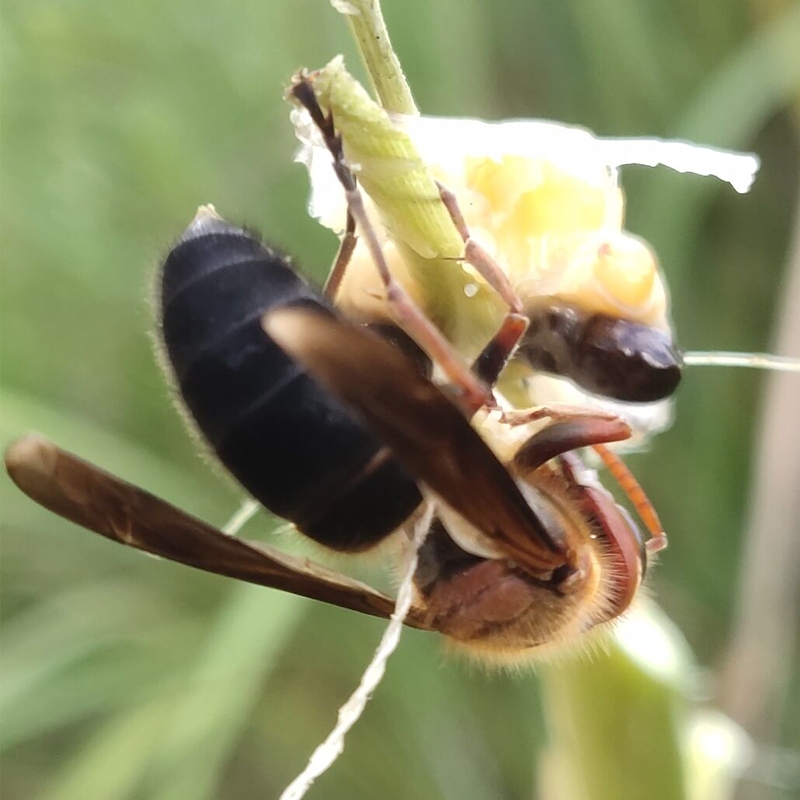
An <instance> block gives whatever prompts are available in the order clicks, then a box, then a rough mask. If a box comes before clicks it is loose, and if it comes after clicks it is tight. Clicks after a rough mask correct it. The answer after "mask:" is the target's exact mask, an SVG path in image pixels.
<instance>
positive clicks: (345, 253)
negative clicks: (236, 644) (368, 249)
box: [322, 208, 358, 300]
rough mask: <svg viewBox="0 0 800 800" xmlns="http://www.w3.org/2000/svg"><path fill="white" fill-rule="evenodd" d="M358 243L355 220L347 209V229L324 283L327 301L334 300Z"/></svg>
mask: <svg viewBox="0 0 800 800" xmlns="http://www.w3.org/2000/svg"><path fill="white" fill-rule="evenodd" d="M357 243H358V236H356V220H355V217H354V216H353V214H352V212H351V211H350V209H349V208H348V209H347V227H346V228H345V231H344V236H343V237H342V241H341V243H340V244H339V252H338V253H337V254H336V260H335V261H334V262H333V266H332V267H331V271H330V273H329V274H328V279H327V280H326V281H325V286H324V287H323V290H322V291H323V292H324V294H325V296H326V297H327V298H328V299H329V300H335V299H336V292H338V291H339V286H340V285H341V283H342V279H343V278H344V273H345V271H346V270H347V265H348V264H349V263H350V259H351V258H352V257H353V251H354V250H355V249H356V244H357Z"/></svg>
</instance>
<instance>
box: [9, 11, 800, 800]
mask: <svg viewBox="0 0 800 800" xmlns="http://www.w3.org/2000/svg"><path fill="white" fill-rule="evenodd" d="M384 13H385V15H386V19H387V23H388V26H389V30H390V32H391V34H392V37H393V42H394V45H395V48H396V50H397V52H398V54H399V55H400V57H401V59H402V61H403V64H404V66H405V68H406V72H407V75H408V79H409V82H410V84H411V87H412V89H413V91H414V93H415V97H416V99H417V102H418V104H419V106H420V108H421V109H422V111H423V113H432V114H433V113H435V114H454V115H462V116H466V115H470V116H483V117H489V118H502V117H510V116H518V117H529V116H542V117H548V118H555V119H561V120H564V121H567V122H573V123H580V124H583V125H586V126H589V127H591V128H593V129H594V130H595V131H596V132H598V133H601V134H605V135H645V134H648V135H650V134H652V135H663V136H683V137H690V138H693V139H695V140H697V141H701V142H705V143H710V144H717V145H722V146H728V147H736V148H743V149H752V150H755V151H757V152H758V153H759V154H760V155H761V157H762V160H763V167H762V171H761V175H760V177H759V179H758V181H757V182H756V185H755V187H754V190H753V191H752V193H751V194H750V195H746V196H743V197H742V196H738V195H736V194H735V193H734V192H733V191H732V190H731V189H730V188H729V187H726V186H724V185H722V184H719V183H717V182H714V181H709V180H703V179H700V178H693V177H686V176H678V175H674V174H669V173H667V172H666V171H664V172H653V171H648V170H645V169H639V170H631V171H629V172H628V173H626V174H625V175H624V182H625V186H626V189H627V192H628V198H629V206H628V227H629V228H630V229H631V230H633V231H634V232H636V233H640V234H642V235H644V236H645V237H646V238H648V239H649V240H650V241H651V242H652V243H653V244H654V245H655V247H656V249H657V250H658V251H659V253H660V254H661V256H662V261H663V265H664V268H665V271H666V273H667V276H668V279H669V282H670V285H671V288H672V295H673V302H674V318H675V322H676V327H677V331H678V335H679V338H680V341H681V343H682V344H683V345H684V346H685V347H687V348H703V349H712V348H721V349H741V350H767V349H769V348H770V342H771V331H772V326H773V322H774V320H775V317H776V314H777V308H778V303H779V301H780V299H781V295H782V293H781V287H782V280H783V279H784V265H785V264H786V261H787V247H788V243H789V241H790V237H791V233H792V225H793V220H794V208H795V202H796V195H797V179H798V122H799V121H800V105H798V104H797V98H798V97H799V96H800V56H798V55H797V53H798V52H800V4H797V3H788V2H787V3H784V2H780V0H772V1H770V0H691V2H690V1H689V0H646V1H645V2H638V3H635V2H631V1H630V0H569V1H568V0H537V1H536V2H531V1H530V0H518V1H517V2H497V3H485V2H479V0H440V2H436V3H432V2H429V1H428V0H384ZM0 37H1V38H0V45H1V46H2V93H3V95H2V119H1V121H0V125H1V126H2V127H1V129H0V134H1V135H2V140H1V141H2V182H1V184H0V191H1V192H2V196H1V197H0V200H1V201H2V245H1V246H2V251H1V252H0V257H1V258H2V271H3V274H2V340H1V342H0V359H2V361H1V364H2V386H1V387H0V401H1V402H2V410H1V413H2V418H1V419H0V425H1V428H0V433H1V434H2V443H3V444H5V443H7V442H8V441H9V440H10V439H11V438H13V437H14V436H17V435H19V434H20V433H23V432H26V431H29V430H38V431H41V432H42V433H45V434H47V435H48V436H51V437H52V438H54V439H56V440H57V441H58V442H59V443H60V444H61V445H63V446H65V447H68V448H70V449H73V450H75V451H77V452H79V453H81V454H84V455H86V456H87V457H89V458H91V459H92V460H94V461H96V462H98V463H100V464H103V465H104V466H106V467H107V468H109V469H110V470H112V471H114V472H117V473H118V474H120V475H122V476H124V477H126V478H127V479H129V480H131V481H133V482H136V483H139V484H141V485H143V486H145V487H147V488H149V489H151V490H153V491H156V492H157V493H159V494H161V495H162V496H164V497H165V498H167V499H169V500H170V501H172V502H174V503H176V504H178V505H180V506H182V507H184V508H186V509H188V510H190V511H191V512H193V513H195V514H198V515H199V516H202V517H203V518H205V519H208V520H210V521H212V522H215V523H220V524H221V523H222V522H223V521H225V519H226V518H227V517H228V516H229V514H230V513H231V511H232V510H233V509H234V508H235V507H236V505H237V503H238V502H239V495H238V494H237V492H236V490H235V488H234V487H233V486H232V485H231V484H230V483H229V482H228V481H227V480H226V479H224V478H221V477H220V476H219V475H218V474H215V473H214V471H213V470H212V469H211V468H209V466H208V465H207V464H206V463H205V462H204V461H203V460H202V459H201V458H200V457H198V455H197V452H196V449H195V447H194V445H193V443H192V442H191V440H190V438H189V437H188V436H187V434H186V432H185V430H184V428H183V426H182V424H181V423H180V421H179V419H178V416H177V414H176V412H175V410H174V409H173V407H172V405H171V403H170V399H169V396H168V392H167V390H166V388H165V385H164V383H163V381H162V379H161V376H160V374H159V372H158V370H157V369H156V367H155V365H154V362H153V358H152V354H151V347H150V341H149V331H150V328H151V310H150V307H149V302H148V294H149V288H148V287H149V283H150V280H151V277H152V272H153V269H154V267H155V265H156V263H157V261H158V259H159V257H160V256H161V255H163V254H164V253H165V251H166V250H167V248H168V247H169V243H170V242H171V240H173V239H174V238H175V237H176V236H177V235H178V234H179V232H180V231H181V230H182V229H183V227H184V226H185V225H186V223H187V222H188V221H189V219H190V218H191V216H192V214H193V212H194V209H195V208H196V207H197V206H198V205H199V204H200V203H206V202H213V203H215V204H216V206H217V208H218V209H219V210H220V212H221V213H223V214H224V215H225V216H226V217H228V218H229V219H233V220H240V221H242V222H245V223H247V224H250V225H252V226H254V227H256V228H258V229H259V230H262V231H263V232H264V234H265V236H266V237H267V238H269V239H270V240H272V241H274V242H276V243H278V244H280V245H282V246H283V247H285V248H286V249H287V250H289V251H290V252H292V253H294V254H295V255H296V258H297V261H298V263H300V264H302V265H303V266H304V268H305V269H306V271H307V272H309V273H311V274H313V275H315V276H317V277H321V276H322V275H323V274H324V271H325V269H326V268H327V265H328V264H329V262H330V260H331V258H332V254H333V252H334V249H335V243H334V241H333V240H332V238H331V236H330V234H329V233H328V232H327V231H324V230H323V229H321V228H320V227H319V226H317V224H316V223H314V222H313V221H312V220H310V219H309V218H308V217H307V216H306V215H305V203H306V193H307V185H306V176H305V172H304V170H303V169H302V168H301V167H300V166H298V165H295V164H293V162H292V156H293V153H294V150H295V143H294V141H293V136H292V131H291V128H290V126H289V124H288V119H287V117H288V107H287V106H286V105H285V104H284V103H283V101H282V98H281V95H282V90H283V87H284V86H285V85H286V82H287V80H288V78H289V76H290V75H291V74H292V72H293V71H294V70H295V69H296V68H298V67H300V66H309V67H315V66H321V65H322V64H324V63H325V62H327V61H328V60H329V59H330V58H331V57H332V56H333V55H335V54H336V53H339V52H343V53H344V54H345V56H346V57H347V59H348V63H349V64H350V67H351V69H353V70H354V71H356V73H357V74H363V72H362V71H361V67H360V65H359V64H358V63H357V57H356V55H355V51H354V48H353V44H352V42H351V40H350V37H349V35H348V31H347V27H346V25H345V23H344V21H343V20H342V19H341V18H340V17H339V16H338V15H337V14H336V13H335V12H334V11H333V10H332V9H331V8H330V6H329V5H328V3H327V2H326V1H325V0H261V1H260V2H254V1H253V0H241V2H236V3H227V4H223V3H212V2H208V0H195V1H194V2H191V3H190V2H187V0H138V2H135V3H129V4H119V5H117V4H113V3H105V2H101V0H4V2H3V7H2V33H1V34H0ZM763 387H764V378H763V377H761V376H759V375H757V374H754V373H750V372H745V371H739V372H736V371H733V370H703V369H694V370H690V371H688V372H687V374H686V376H685V379H684V385H683V386H682V388H681V390H680V396H679V398H678V402H677V420H676V423H675V426H674V428H673V429H672V430H671V431H670V432H668V433H666V434H664V435H663V436H661V437H660V438H659V439H658V440H657V441H656V442H655V444H654V446H653V447H652V449H651V450H650V451H649V452H648V453H646V454H641V455H637V456H635V457H633V458H631V459H630V463H631V465H632V466H633V468H634V469H635V471H636V473H637V475H638V476H639V477H640V479H641V481H642V483H644V485H645V486H646V488H647V490H648V492H649V494H650V496H651V498H652V499H653V501H654V502H655V504H656V506H657V508H658V509H659V511H660V513H661V516H662V519H663V521H664V524H665V527H666V530H667V531H668V532H669V533H670V537H671V543H672V547H671V549H670V550H669V551H667V553H666V554H665V555H664V557H663V558H662V563H661V565H660V566H659V569H658V571H657V573H656V574H654V576H653V579H652V586H653V588H654V593H655V594H656V596H657V597H658V599H659V601H660V603H661V604H662V605H663V607H664V608H665V609H666V610H667V611H668V613H669V614H670V615H671V616H672V617H673V619H675V620H676V622H677V623H678V625H679V626H680V627H681V629H682V630H683V631H684V633H685V634H686V636H687V637H688V639H689V641H690V643H691V645H692V646H693V648H694V649H695V651H696V652H697V654H698V657H699V659H700V660H701V662H702V663H703V664H704V665H707V666H708V668H709V678H710V679H711V680H709V684H708V688H709V695H711V694H713V686H714V684H713V677H714V675H715V674H716V673H715V670H718V668H719V667H720V666H721V664H722V663H723V662H724V660H725V657H726V654H727V648H728V646H729V643H730V637H731V626H732V614H733V609H734V603H735V598H736V593H737V579H738V576H739V574H740V570H741V567H742V563H741V557H742V546H743V541H742V540H743V535H744V530H745V513H746V508H747V502H748V491H747V489H748V481H749V478H750V476H751V471H752V459H751V453H752V448H753V446H754V444H755V442H756V437H757V428H756V427H755V423H756V421H757V416H758V409H759V399H760V396H761V392H762V389H763ZM787 436H794V437H797V436H798V428H797V427H795V428H794V430H792V431H787ZM0 484H1V485H0V489H2V496H1V499H2V527H3V530H2V554H3V558H2V588H3V606H2V620H3V638H2V707H1V708H0V713H2V717H0V725H1V727H0V742H1V743H2V748H3V759H4V763H3V787H2V790H3V797H4V798H7V800H16V799H17V798H42V799H45V800H69V799H70V798H78V797H80V798H92V799H94V798H102V799H103V800H105V799H106V798H120V800H121V799H122V798H157V800H179V798H190V797H191V798H194V799H195V800H197V799H198V798H215V797H219V798H233V797H256V796H257V797H274V796H277V793H278V792H279V790H280V789H281V788H283V786H285V784H286V783H287V782H288V781H289V780H290V779H291V778H292V777H293V775H294V774H295V773H296V772H297V771H298V770H299V769H300V768H301V767H302V765H303V764H304V763H305V761H306V759H307V757H308V755H309V754H310V752H311V750H312V749H313V747H314V746H316V744H317V743H318V742H319V741H320V740H321V739H322V737H323V736H324V734H325V733H327V731H328V729H329V728H330V726H331V724H332V722H333V720H334V717H335V712H336V709H337V708H338V706H339V705H340V704H341V702H342V701H343V700H344V699H345V698H346V697H347V695H348V694H349V693H350V691H351V689H352V688H353V687H354V685H355V682H356V680H357V678H358V676H359V675H360V673H361V670H362V668H363V666H364V665H365V664H366V662H367V661H368V659H369V657H370V654H371V652H372V650H373V648H374V645H375V643H376V642H377V639H378V638H379V636H380V633H381V631H382V623H380V622H378V621H375V620H371V619H367V618H362V617H359V616H358V615H355V614H348V613H346V612H343V611H339V610H337V609H332V608H327V607H323V606H321V605H315V604H313V603H311V602H309V601H304V600H298V599H296V598H292V597H288V596H283V595H280V594H278V593H276V592H270V591H267V590H261V589H256V588H252V587H245V586H237V585H234V584H233V583H232V582H229V581H225V580H222V579H219V578H214V577H209V576H205V575H201V574H195V573H193V572H191V571H190V570H187V569H185V568H181V567H178V566H175V565H172V564H167V563H160V562H155V561H152V560H149V559H146V558H143V557H141V556H140V555H138V554H135V553H133V552H130V551H126V550H125V549H123V548H121V547H117V546H114V545H111V544H109V543H108V542H105V541H102V540H100V539H99V538H96V537H92V536H90V535H87V534H85V533H84V532H82V531H80V530H78V529H77V528H75V527H74V526H70V525H69V524H67V523H63V522H61V521H59V520H57V519H55V518H53V517H52V516H49V515H48V514H47V513H46V512H44V511H40V510H39V509H38V508H36V507H34V506H33V505H32V504H31V503H29V502H27V501H26V500H25V499H24V498H23V497H22V496H21V495H19V494H18V493H17V492H16V490H15V489H14V488H13V486H12V485H11V484H10V481H9V480H8V479H7V478H6V477H5V476H3V477H2V479H0ZM274 525H275V522H274V521H273V520H269V519H267V518H266V517H262V518H261V519H260V520H259V522H257V523H253V525H252V527H251V528H250V529H248V532H249V533H250V534H258V533H261V534H266V533H268V532H269V530H270V529H271V528H272V527H274ZM759 535H760V532H759ZM763 535H765V536H766V535H769V532H766V531H765V532H764V534H763ZM287 545H288V543H287ZM786 634H787V637H786V638H787V640H788V641H789V642H794V645H793V647H794V652H793V655H792V659H793V663H795V664H796V663H799V662H800V651H798V649H797V641H798V637H797V632H796V631H787V632H786ZM782 706H783V717H782V719H781V720H780V721H778V723H777V724H776V726H775V727H776V735H777V737H778V738H777V743H778V744H780V745H782V746H783V747H784V748H786V750H785V751H784V753H785V755H787V757H788V758H789V760H790V762H791V756H792V754H793V753H794V754H795V759H796V758H797V757H798V756H797V751H798V750H799V749H800V688H798V675H797V673H796V672H795V675H794V678H793V689H792V691H791V692H790V694H789V695H788V696H787V697H786V698H784V702H783V703H782ZM543 739H544V732H543V726H542V720H541V713H540V699H539V695H538V689H537V680H536V678H535V676H533V675H524V676H507V675H503V674H496V675H486V674H484V673H483V672H482V671H481V670H479V669H472V668H469V667H466V666H464V665H463V664H461V663H459V662H458V661H457V660H454V659H450V658H446V657H443V656H442V650H441V647H440V642H439V641H437V638H436V637H434V636H431V635H424V634H420V633H417V632H412V631H409V632H407V633H406V634H405V637H404V640H403V642H402V643H401V647H400V650H399V652H398V654H397V655H396V656H395V658H394V659H393V661H392V662H391V663H390V668H389V673H388V675H387V677H386V679H385V681H384V683H383V685H382V686H381V688H380V689H379V691H378V692H377V694H376V696H375V698H374V701H373V703H372V704H371V705H370V706H369V707H368V709H367V712H366V714H365V718H364V719H363V720H362V722H361V724H360V725H359V726H358V727H357V728H356V729H355V731H354V732H353V734H352V735H351V737H350V739H349V743H348V748H347V751H346V754H345V757H344V758H342V759H341V760H340V762H339V763H338V764H337V765H336V766H335V767H334V769H333V770H332V772H331V773H330V774H329V775H327V776H325V777H324V778H323V779H322V780H321V781H320V783H319V785H318V786H317V787H315V789H314V790H313V792H312V795H311V796H312V797H319V798H323V797H326V798H344V797H359V798H360V797H364V798H366V797H381V798H410V797H414V798H417V797H419V798H448V799H449V798H462V799H465V800H470V799H471V798H476V800H477V798H528V797H532V796H534V788H533V787H534V785H535V770H536V759H535V753H536V750H537V748H538V747H539V746H541V744H542V741H543ZM793 763H794V765H795V769H796V770H797V772H796V773H795V776H794V777H795V779H796V780H797V781H798V783H797V784H795V785H794V789H792V788H784V789H782V790H780V789H768V787H766V786H763V787H761V788H759V789H758V792H760V791H761V790H762V788H763V792H764V794H763V795H761V794H758V793H756V794H755V795H753V796H763V797H767V796H770V797H780V798H788V797H791V796H795V797H797V796H800V795H798V794H797V793H798V792H800V789H798V785H800V769H799V768H797V761H796V760H795V761H794V762H793ZM789 772H791V770H789ZM790 777H791V776H790ZM770 792H772V793H771V794H770Z"/></svg>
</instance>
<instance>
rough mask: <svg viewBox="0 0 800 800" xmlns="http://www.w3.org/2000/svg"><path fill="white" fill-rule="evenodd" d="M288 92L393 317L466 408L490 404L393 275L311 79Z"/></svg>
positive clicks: (300, 78)
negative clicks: (320, 147) (314, 134)
mask: <svg viewBox="0 0 800 800" xmlns="http://www.w3.org/2000/svg"><path fill="white" fill-rule="evenodd" d="M289 91H290V94H291V96H292V97H293V98H294V99H295V101H296V102H297V103H299V104H300V105H301V106H302V107H303V108H305V109H306V110H307V111H308V113H309V114H310V116H311V119H312V121H313V122H314V124H315V125H316V126H317V127H318V128H319V130H320V133H321V134H322V137H323V139H324V141H325V145H326V147H327V148H328V150H329V151H330V153H331V156H332V157H333V170H334V172H335V174H336V177H337V178H338V179H339V182H340V183H341V184H342V187H343V188H344V192H345V197H346V199H347V206H348V209H349V211H350V214H351V215H352V217H353V219H354V220H355V222H356V224H357V225H358V227H359V229H360V232H361V236H362V237H363V239H364V242H365V244H366V246H367V249H368V250H369V252H370V255H371V256H372V259H373V261H374V263H375V266H376V267H377V269H378V273H379V274H380V277H381V282H382V283H383V285H384V288H385V290H386V301H387V303H388V305H389V308H390V309H391V312H392V316H393V317H394V319H395V321H396V322H397V324H398V325H400V327H401V328H403V330H405V331H406V332H407V333H408V335H409V336H411V338H412V339H414V341H416V342H417V344H419V346H420V347H421V348H422V349H423V350H424V351H425V352H426V353H427V354H428V355H429V356H430V357H431V358H432V359H433V360H434V361H435V362H436V363H437V364H438V365H439V366H440V367H441V369H442V371H443V372H444V373H445V375H446V376H447V379H448V381H449V382H450V383H451V384H453V386H455V387H456V389H457V390H458V392H459V395H460V396H459V398H458V401H459V403H461V402H462V401H463V403H464V405H465V406H466V408H476V409H477V408H480V407H481V406H483V405H486V404H487V403H490V402H491V399H492V397H491V392H490V391H489V390H488V389H487V388H486V387H485V386H484V385H483V384H482V383H481V382H480V381H479V380H478V379H477V378H476V377H475V375H474V374H473V373H472V372H471V370H470V368H469V366H468V365H467V364H466V363H465V362H464V360H463V359H462V358H461V356H460V355H459V354H458V352H456V350H455V349H454V348H453V346H452V345H451V344H450V342H448V341H447V339H446V338H445V337H444V336H443V335H442V333H441V331H440V330H439V329H438V328H437V327H436V326H435V325H434V324H433V322H431V320H430V319H428V317H427V316H426V315H425V314H424V313H423V311H422V309H420V308H419V306H417V304H416V303H415V302H414V301H413V300H412V298H411V297H410V296H409V294H408V292H406V290H405V289H404V288H403V287H402V286H401V285H400V284H399V283H398V282H397V281H396V280H395V279H394V277H393V276H392V274H391V271H390V270H389V266H388V264H387V263H386V259H385V257H384V255H383V249H382V248H381V243H380V241H379V240H378V236H377V234H376V233H375V230H374V228H373V227H372V224H371V223H370V221H369V218H368V217H367V212H366V208H365V207H364V199H363V197H362V195H361V191H360V190H359V188H358V184H357V183H356V179H355V176H354V175H353V172H352V171H351V170H350V168H349V167H348V166H347V164H346V162H345V158H344V150H343V148H342V137H341V136H340V135H339V134H338V133H336V129H335V127H334V124H333V118H332V116H331V115H330V114H328V115H326V114H324V112H323V111H322V108H321V107H320V105H319V101H318V100H317V96H316V94H315V93H314V88H313V86H312V85H311V81H310V80H309V78H308V77H307V76H305V75H303V74H302V73H301V74H299V75H298V76H297V77H296V78H295V82H294V85H293V86H292V87H291V89H290V90H289ZM337 261H338V259H337Z"/></svg>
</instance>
